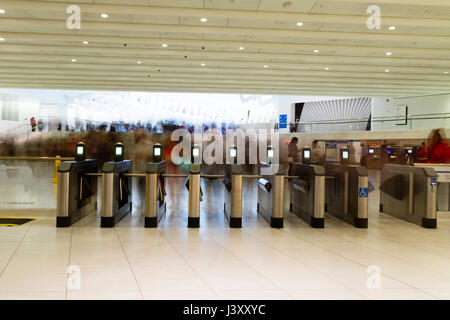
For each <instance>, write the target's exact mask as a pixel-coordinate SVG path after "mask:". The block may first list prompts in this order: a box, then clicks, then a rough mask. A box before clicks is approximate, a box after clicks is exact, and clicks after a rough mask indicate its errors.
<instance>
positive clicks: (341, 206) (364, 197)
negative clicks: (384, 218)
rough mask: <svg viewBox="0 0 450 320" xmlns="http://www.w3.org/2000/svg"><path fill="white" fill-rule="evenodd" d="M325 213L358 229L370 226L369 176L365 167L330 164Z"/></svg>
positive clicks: (327, 166)
mask: <svg viewBox="0 0 450 320" xmlns="http://www.w3.org/2000/svg"><path fill="white" fill-rule="evenodd" d="M325 171H326V176H327V178H328V179H326V182H325V211H327V212H328V213H331V214H332V215H334V216H336V217H338V218H340V219H342V220H344V221H347V222H348V223H350V224H352V225H354V226H355V227H357V228H367V226H368V206H369V198H368V197H369V191H370V189H369V176H368V171H367V169H366V168H365V167H361V166H353V165H348V166H346V165H339V164H333V163H328V164H327V165H326V167H325Z"/></svg>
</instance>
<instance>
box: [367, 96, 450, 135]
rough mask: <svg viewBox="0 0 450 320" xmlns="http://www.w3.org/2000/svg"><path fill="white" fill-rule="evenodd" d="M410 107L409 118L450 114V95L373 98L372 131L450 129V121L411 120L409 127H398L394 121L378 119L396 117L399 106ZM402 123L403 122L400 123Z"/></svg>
mask: <svg viewBox="0 0 450 320" xmlns="http://www.w3.org/2000/svg"><path fill="white" fill-rule="evenodd" d="M402 105H406V106H408V116H413V117H414V116H419V115H428V116H431V115H432V114H439V113H450V94H443V95H433V96H421V97H407V98H373V104H372V119H373V121H372V130H421V129H433V128H450V119H448V117H447V119H438V120H411V121H408V125H406V126H402V125H396V122H394V121H385V122H379V121H376V118H382V117H395V115H396V108H397V107H398V106H402ZM399 122H401V121H399Z"/></svg>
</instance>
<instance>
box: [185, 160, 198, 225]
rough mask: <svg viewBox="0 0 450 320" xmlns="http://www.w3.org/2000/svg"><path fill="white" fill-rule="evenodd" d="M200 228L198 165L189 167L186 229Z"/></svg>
mask: <svg viewBox="0 0 450 320" xmlns="http://www.w3.org/2000/svg"><path fill="white" fill-rule="evenodd" d="M199 227H200V165H199V164H191V165H190V166H189V213H188V228H199Z"/></svg>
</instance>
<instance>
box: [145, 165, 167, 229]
mask: <svg viewBox="0 0 450 320" xmlns="http://www.w3.org/2000/svg"><path fill="white" fill-rule="evenodd" d="M145 172H146V174H145V227H146V228H156V227H157V226H158V223H159V221H160V220H161V218H162V217H163V216H164V214H165V213H166V202H165V196H166V190H165V183H164V176H163V174H165V173H166V161H161V162H156V163H148V164H147V168H146V170H145Z"/></svg>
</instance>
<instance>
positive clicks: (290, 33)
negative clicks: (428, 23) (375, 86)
mask: <svg viewBox="0 0 450 320" xmlns="http://www.w3.org/2000/svg"><path fill="white" fill-rule="evenodd" d="M0 30H2V31H18V32H28V31H29V30H33V31H34V32H37V33H39V32H48V31H49V30H52V32H54V33H66V34H67V33H69V30H67V29H66V21H65V20H48V19H47V20H44V19H42V20H40V19H11V18H2V19H0ZM111 30H114V31H115V32H121V31H124V32H131V33H135V32H136V33H138V32H144V33H145V32H153V33H155V32H159V33H176V34H179V33H182V34H198V35H218V34H221V35H227V36H242V35H247V36H256V37H278V38H280V39H286V38H292V39H297V40H298V41H301V40H304V39H315V40H330V39H335V40H359V41H375V42H376V41H378V42H385V41H392V42H397V43H399V44H400V43H404V44H409V45H412V44H414V43H416V46H417V47H419V44H420V46H433V47H434V48H450V41H449V37H448V36H446V35H409V34H387V33H386V34H385V33H383V34H381V33H375V32H338V31H306V30H275V29H265V28H242V27H233V28H231V27H213V26H190V25H189V26H187V25H160V24H149V23H146V24H144V23H119V22H84V23H83V27H82V28H81V30H80V31H78V33H80V34H83V33H85V32H86V31H89V34H92V33H93V32H111Z"/></svg>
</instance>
